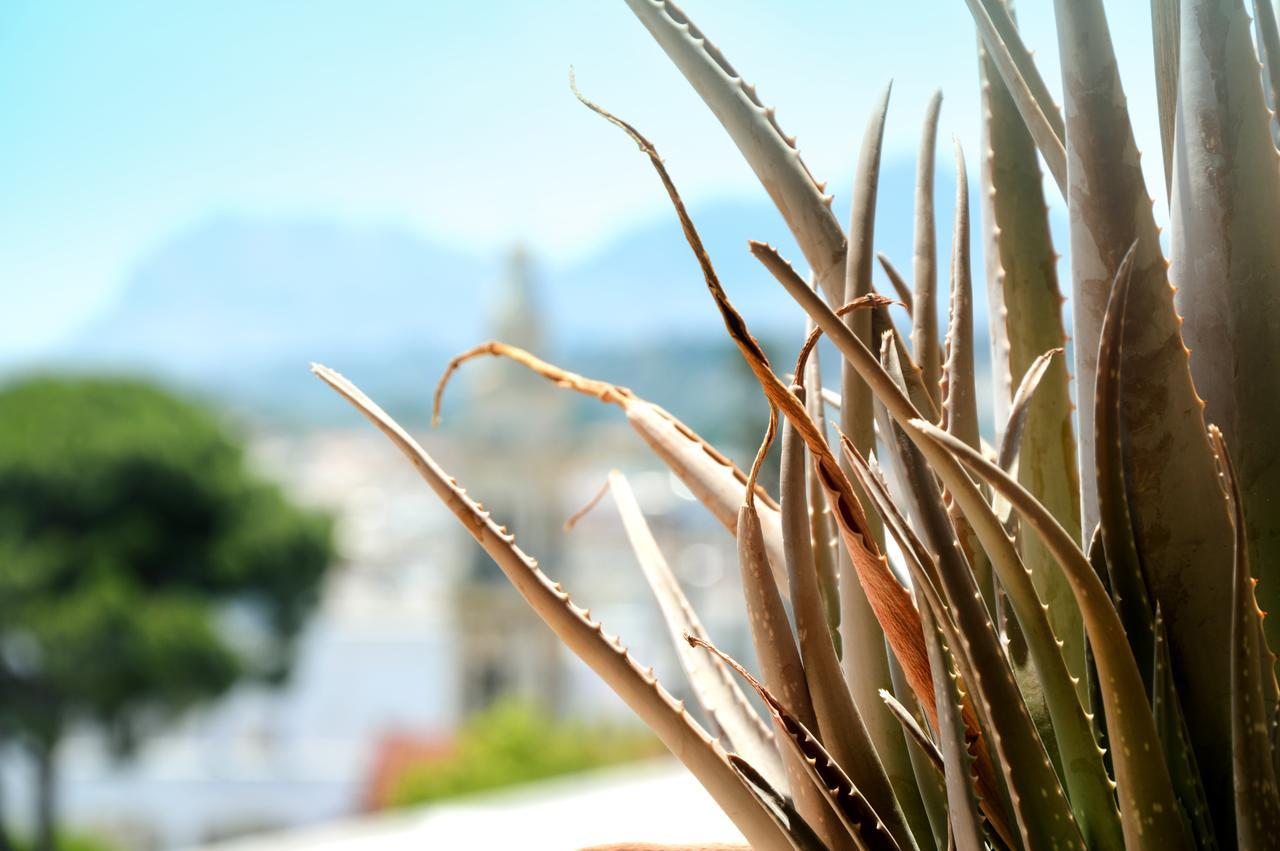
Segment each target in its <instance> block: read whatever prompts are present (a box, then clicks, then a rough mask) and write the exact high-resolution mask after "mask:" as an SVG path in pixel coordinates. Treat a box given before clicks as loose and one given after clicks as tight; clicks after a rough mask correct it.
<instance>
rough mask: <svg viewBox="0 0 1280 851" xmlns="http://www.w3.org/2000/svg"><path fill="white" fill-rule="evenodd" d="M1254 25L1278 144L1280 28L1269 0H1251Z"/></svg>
mask: <svg viewBox="0 0 1280 851" xmlns="http://www.w3.org/2000/svg"><path fill="white" fill-rule="evenodd" d="M1253 18H1254V26H1255V27H1256V28H1257V31H1258V53H1260V54H1262V71H1263V74H1264V75H1265V76H1264V77H1263V79H1264V80H1265V81H1266V90H1267V95H1268V98H1269V101H1268V102H1269V103H1270V105H1271V112H1272V116H1271V136H1272V138H1273V139H1275V140H1276V141H1277V143H1278V144H1280V125H1277V124H1276V116H1275V112H1276V110H1277V109H1280V28H1277V26H1276V10H1275V9H1274V8H1273V7H1272V5H1271V0H1253Z"/></svg>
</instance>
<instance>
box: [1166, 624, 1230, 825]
mask: <svg viewBox="0 0 1280 851" xmlns="http://www.w3.org/2000/svg"><path fill="white" fill-rule="evenodd" d="M1151 681H1152V683H1153V685H1154V692H1153V693H1152V695H1151V714H1152V716H1153V717H1154V718H1155V721H1156V730H1157V731H1158V732H1159V734H1160V744H1161V745H1162V746H1163V748H1164V760H1165V762H1166V763H1167V764H1168V766H1169V775H1170V776H1171V777H1172V778H1173V792H1174V794H1175V795H1177V797H1178V803H1179V805H1181V807H1182V813H1183V816H1184V818H1185V819H1186V824H1187V830H1188V831H1189V832H1190V834H1191V836H1193V837H1194V838H1195V845H1196V847H1197V848H1202V849H1213V848H1217V847H1218V839H1217V837H1216V836H1215V835H1214V832H1213V824H1212V820H1211V817H1210V815H1209V802H1208V801H1207V800H1206V798H1205V794H1204V785H1203V784H1202V783H1201V782H1200V769H1199V768H1198V767H1197V766H1196V755H1195V752H1194V751H1192V750H1191V734H1190V732H1188V730H1187V722H1186V718H1185V716H1184V715H1183V714H1182V705H1181V701H1180V700H1179V698H1178V685H1177V683H1175V682H1174V681H1173V669H1172V667H1171V663H1170V660H1169V640H1168V637H1167V636H1166V635H1165V631H1164V615H1163V613H1162V612H1161V611H1160V609H1159V608H1158V607H1157V608H1156V618H1155V665H1154V671H1153V672H1152V676H1151Z"/></svg>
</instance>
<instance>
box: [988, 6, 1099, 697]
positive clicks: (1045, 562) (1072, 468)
mask: <svg viewBox="0 0 1280 851" xmlns="http://www.w3.org/2000/svg"><path fill="white" fill-rule="evenodd" d="M990 5H992V6H993V7H994V6H1002V3H1000V2H996V3H994V4H990ZM979 73H980V75H981V78H982V83H983V104H984V107H985V109H984V112H985V121H984V122H983V132H984V142H985V144H986V152H985V156H984V157H983V158H982V178H983V186H984V190H985V191H984V192H983V216H984V219H985V228H984V231H985V245H986V263H987V266H986V272H987V296H988V299H987V300H988V304H989V305H990V308H989V311H988V317H989V322H990V326H991V339H992V374H993V375H994V376H995V379H996V387H995V410H996V422H997V423H1004V422H1007V421H1008V418H1009V413H1008V412H1009V410H1010V406H1011V405H1012V402H1011V401H1010V397H1009V395H1008V393H1009V389H1010V388H1012V387H1013V386H1014V385H1015V384H1017V383H1020V382H1024V381H1025V378H1026V375H1027V374H1028V373H1029V372H1030V371H1031V369H1032V367H1033V365H1034V364H1036V363H1037V359H1038V358H1039V357H1040V356H1041V355H1042V353H1043V352H1045V351H1048V350H1050V349H1055V348H1058V347H1061V346H1064V345H1065V344H1066V334H1065V332H1064V330H1063V325H1062V294H1061V291H1060V288H1059V285H1058V275H1057V260H1058V255H1057V253H1056V252H1055V251H1054V246H1053V241H1052V237H1051V235H1050V232H1049V214H1048V209H1047V207H1046V206H1045V197H1044V187H1043V181H1042V180H1041V175H1040V164H1039V162H1038V160H1037V159H1036V147H1035V143H1034V142H1033V141H1032V139H1031V136H1030V135H1029V134H1028V132H1027V129H1026V126H1025V125H1024V124H1023V122H1022V120H1021V117H1020V116H1019V115H1018V111H1017V107H1016V106H1015V104H1014V102H1013V99H1012V98H1011V97H1010V95H1009V91H1008V88H1007V87H1006V86H1005V83H1004V81H1003V80H1002V79H1001V78H1000V75H999V73H998V72H997V70H996V68H995V66H994V64H993V63H992V61H991V59H990V57H989V56H987V55H986V54H985V51H982V50H980V51H979ZM1073 411H1074V409H1073V407H1072V402H1071V376H1070V375H1069V374H1068V372H1067V364H1066V360H1065V359H1062V360H1059V361H1057V362H1055V363H1052V364H1050V365H1049V367H1048V369H1047V372H1046V374H1045V377H1044V379H1043V386H1041V387H1040V388H1039V389H1038V390H1037V392H1036V395H1035V397H1034V401H1033V402H1032V403H1029V405H1028V409H1027V419H1026V425H1025V433H1024V436H1023V445H1022V452H1021V453H1020V454H1019V463H1018V473H1017V476H1018V481H1020V482H1021V483H1022V484H1023V485H1024V486H1026V487H1027V488H1028V489H1029V490H1031V492H1032V493H1033V494H1035V496H1036V499H1038V500H1039V501H1040V502H1041V503H1043V504H1044V505H1045V506H1046V507H1047V508H1049V510H1050V511H1052V512H1053V515H1054V516H1055V517H1056V518H1058V521H1059V522H1060V523H1062V524H1063V526H1064V527H1066V529H1067V530H1068V531H1069V532H1071V533H1072V534H1073V535H1076V536H1079V534H1080V483H1079V477H1078V473H1077V468H1076V464H1075V462H1074V459H1075V453H1076V443H1075V434H1074V431H1073V429H1072V419H1073ZM1007 430H1008V429H1007V427H1006V429H1005V430H1003V431H1002V432H1001V434H1000V440H1001V441H1005V440H1006V439H1007V437H1008V435H1007ZM1005 469H1010V468H1009V467H1008V466H1006V467H1005ZM1019 549H1020V550H1021V553H1022V559H1023V561H1024V562H1025V563H1026V565H1027V567H1028V569H1029V570H1030V571H1031V576H1032V581H1033V582H1034V583H1035V586H1036V592H1037V593H1038V594H1039V595H1040V599H1041V600H1042V601H1043V602H1044V603H1045V604H1046V605H1047V606H1048V607H1049V623H1050V624H1051V625H1052V626H1053V630H1054V632H1055V633H1056V634H1057V636H1058V637H1059V638H1060V639H1061V640H1062V641H1063V655H1064V657H1065V658H1066V660H1067V668H1068V670H1070V671H1071V672H1072V673H1073V674H1075V675H1077V676H1078V675H1079V674H1080V673H1081V671H1082V670H1083V665H1084V627H1083V625H1082V624H1081V622H1080V612H1079V611H1078V610H1077V609H1076V605H1075V598H1074V597H1073V596H1072V594H1071V590H1070V589H1069V588H1068V587H1067V585H1066V582H1065V580H1064V579H1063V578H1062V575H1061V573H1060V572H1059V571H1058V569H1057V567H1056V566H1055V565H1054V563H1053V558H1052V557H1051V556H1050V555H1049V553H1048V552H1046V551H1045V549H1044V547H1043V546H1041V544H1040V542H1039V541H1038V540H1037V539H1036V538H1035V536H1033V535H1028V536H1020V539H1019ZM1014 629H1015V630H1016V626H1015V628H1014ZM1013 637H1014V639H1015V640H1016V638H1017V636H1016V635H1015V636H1013ZM1015 646H1016V645H1015ZM1016 662H1017V657H1016V656H1015V663H1016ZM1023 682H1024V684H1027V682H1028V681H1027V680H1026V679H1025V677H1024V678H1023Z"/></svg>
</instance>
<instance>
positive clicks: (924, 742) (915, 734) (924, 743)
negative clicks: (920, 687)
mask: <svg viewBox="0 0 1280 851" xmlns="http://www.w3.org/2000/svg"><path fill="white" fill-rule="evenodd" d="M880 699H881V700H883V701H884V705H885V706H887V707H888V708H889V711H890V712H891V713H892V714H893V717H894V718H897V719H898V723H899V724H901V725H902V732H904V733H906V734H907V739H908V740H910V741H912V742H914V743H915V745H916V747H918V748H919V749H920V752H921V753H923V754H924V755H925V756H926V757H928V760H929V762H930V763H931V764H932V765H933V767H934V768H936V769H937V771H938V773H939V774H942V772H943V766H942V752H941V751H939V750H938V746H937V745H935V744H934V743H933V739H932V738H931V737H930V736H929V734H928V733H926V732H925V731H924V728H923V727H921V726H920V721H919V720H917V719H916V717H915V716H914V715H912V714H911V710H910V709H908V708H907V707H905V706H903V705H902V704H901V703H900V702H899V701H898V698H896V697H894V696H893V694H892V693H891V692H889V691H888V690H885V691H882V692H880Z"/></svg>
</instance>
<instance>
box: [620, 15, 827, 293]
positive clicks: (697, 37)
mask: <svg viewBox="0 0 1280 851" xmlns="http://www.w3.org/2000/svg"><path fill="white" fill-rule="evenodd" d="M626 2H627V6H628V7H630V9H631V11H632V12H633V13H635V16H636V17H637V18H639V19H640V22H641V23H642V24H644V26H645V29H647V30H648V31H649V33H650V35H652V36H653V38H654V40H655V41H657V42H658V44H659V45H660V46H661V47H662V49H663V50H664V51H665V52H666V54H667V56H668V57H669V58H670V59H671V61H672V63H673V64H674V65H675V66H676V68H678V69H679V70H680V73H681V74H683V75H684V77H685V79H686V80H688V81H689V84H690V85H691V86H693V89H694V91H696V92H697V93H698V95H699V96H700V97H701V98H702V100H703V102H705V103H706V105H707V106H708V108H710V110H711V112H712V113H713V114H714V115H715V116H716V118H718V119H719V120H720V123H721V124H722V125H724V128H725V130H727V131H728V133H729V136H730V138H732V139H733V142H734V144H735V145H737V146H738V150H739V151H741V152H742V155H743V157H744V158H745V159H746V161H747V164H748V165H750V166H751V169H752V171H754V172H755V173H756V176H757V177H758V178H759V179H760V183H761V184H762V185H763V186H764V188H765V190H766V191H767V192H768V193H769V197H770V198H772V199H773V203H774V205H775V206H777V208H778V211H779V212H780V213H781V214H782V217H783V219H785V220H786V223H787V227H788V228H789V229H790V230H791V233H792V235H793V236H794V237H795V239H796V243H797V244H798V245H799V246H800V250H801V251H803V252H804V256H805V259H806V260H808V262H809V267H810V268H811V269H813V272H814V274H815V275H817V277H818V282H819V284H820V285H821V287H822V291H823V292H824V293H825V294H826V296H827V299H828V300H829V301H830V302H831V303H832V304H843V303H844V298H843V295H844V291H845V287H844V277H845V237H844V233H843V231H842V230H841V228H840V223H839V222H838V221H837V220H836V217H835V215H834V214H833V213H832V211H831V196H829V195H826V194H824V193H825V189H826V188H825V186H824V185H823V184H820V183H818V182H817V181H816V180H815V179H814V177H813V175H812V174H811V173H810V172H809V169H808V167H806V166H805V164H804V161H803V160H801V159H800V152H799V150H798V149H797V148H796V144H795V139H793V138H791V137H788V136H787V135H786V134H785V133H783V132H782V128H781V127H779V126H778V122H777V119H776V118H775V117H774V111H773V110H772V109H771V108H769V107H766V106H765V105H764V103H763V102H762V101H761V100H760V98H759V97H758V96H757V95H756V90H755V86H752V85H750V84H748V83H747V82H746V81H745V80H744V79H743V78H742V76H741V75H740V74H739V73H738V71H737V69H735V68H734V67H733V66H732V65H730V64H729V61H728V60H727V59H726V58H725V56H724V54H723V53H721V52H720V50H719V49H718V48H717V47H716V46H715V45H713V44H712V43H711V42H710V40H708V39H707V37H706V35H704V34H703V32H702V31H701V30H700V29H698V27H697V26H696V25H695V24H694V23H693V22H692V21H690V20H689V17H688V16H687V15H685V13H684V12H683V11H681V10H680V8H679V7H678V6H676V4H675V3H672V2H670V0H626Z"/></svg>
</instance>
